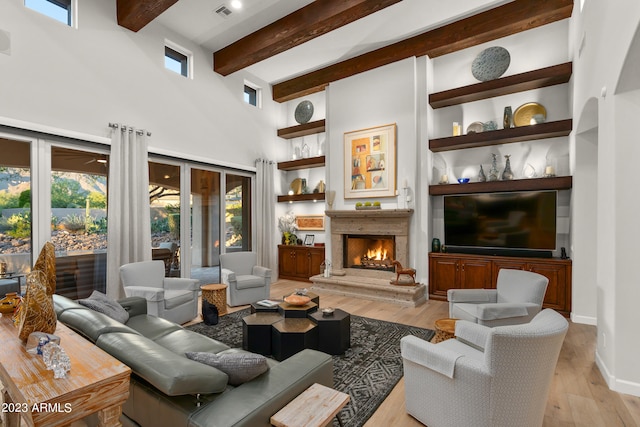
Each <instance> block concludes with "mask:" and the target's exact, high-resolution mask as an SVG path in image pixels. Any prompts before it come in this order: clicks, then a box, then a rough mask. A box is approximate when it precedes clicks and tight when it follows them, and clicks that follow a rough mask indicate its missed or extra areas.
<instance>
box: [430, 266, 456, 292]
mask: <svg viewBox="0 0 640 427" xmlns="http://www.w3.org/2000/svg"><path fill="white" fill-rule="evenodd" d="M459 261H460V260H459V258H453V257H451V258H449V257H447V258H436V257H433V258H431V259H430V261H429V293H430V294H432V295H437V296H441V297H445V298H446V297H447V290H449V289H452V288H457V287H458V263H459Z"/></svg>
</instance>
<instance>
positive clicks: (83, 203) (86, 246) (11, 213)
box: [0, 135, 108, 299]
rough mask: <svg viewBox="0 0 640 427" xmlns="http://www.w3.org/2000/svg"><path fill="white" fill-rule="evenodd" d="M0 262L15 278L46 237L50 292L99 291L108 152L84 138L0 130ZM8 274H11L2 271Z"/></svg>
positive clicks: (75, 295) (102, 280) (82, 294)
mask: <svg viewBox="0 0 640 427" xmlns="http://www.w3.org/2000/svg"><path fill="white" fill-rule="evenodd" d="M0 153H3V154H2V156H1V157H0V262H3V263H6V265H7V268H6V270H7V274H6V276H14V277H16V278H17V279H18V281H19V283H20V285H22V289H21V291H23V292H24V290H25V289H24V285H25V280H24V275H25V274H27V273H29V272H30V271H31V266H32V265H33V261H34V257H35V256H37V254H38V253H39V251H40V249H41V247H42V245H44V243H45V242H46V241H51V242H52V243H53V245H54V246H55V251H56V293H58V294H61V295H65V296H68V297H70V298H74V299H75V298H86V297H87V296H89V295H90V294H91V293H92V292H93V290H99V291H101V292H104V291H105V288H106V256H107V234H106V233H107V211H106V208H107V170H108V152H107V150H105V149H104V148H103V147H100V146H97V145H95V146H94V145H90V144H81V143H78V144H70V143H64V142H55V141H51V140H47V139H43V138H39V137H24V138H22V136H21V135H20V136H16V137H15V138H13V137H10V136H6V137H2V136H0ZM4 279H5V280H11V277H5V278H4Z"/></svg>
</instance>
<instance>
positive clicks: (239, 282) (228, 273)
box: [220, 252, 271, 307]
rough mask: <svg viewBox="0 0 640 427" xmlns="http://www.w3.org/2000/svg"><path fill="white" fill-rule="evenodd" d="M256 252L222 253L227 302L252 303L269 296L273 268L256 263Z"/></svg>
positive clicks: (235, 304)
mask: <svg viewBox="0 0 640 427" xmlns="http://www.w3.org/2000/svg"><path fill="white" fill-rule="evenodd" d="M257 259H258V255H257V254H256V253H255V252H232V253H227V254H221V255H220V268H221V276H222V283H224V284H226V285H228V286H229V289H227V304H229V306H231V307H234V306H237V305H244V304H251V303H252V302H256V301H260V300H262V299H267V298H269V291H270V289H269V288H270V285H271V270H270V269H268V268H266V267H261V266H259V265H256V263H257Z"/></svg>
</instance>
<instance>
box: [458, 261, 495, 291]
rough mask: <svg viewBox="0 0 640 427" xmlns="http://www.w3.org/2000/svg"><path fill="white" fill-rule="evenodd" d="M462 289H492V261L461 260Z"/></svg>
mask: <svg viewBox="0 0 640 427" xmlns="http://www.w3.org/2000/svg"><path fill="white" fill-rule="evenodd" d="M459 274H460V287H461V288H463V289H482V288H487V289H488V288H491V287H493V286H494V285H493V284H492V283H491V260H486V259H475V258H472V259H461V260H460V265H459Z"/></svg>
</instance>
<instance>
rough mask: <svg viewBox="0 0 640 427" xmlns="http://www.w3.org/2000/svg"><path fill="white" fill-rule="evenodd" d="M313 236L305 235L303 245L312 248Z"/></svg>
mask: <svg viewBox="0 0 640 427" xmlns="http://www.w3.org/2000/svg"><path fill="white" fill-rule="evenodd" d="M315 238H316V236H315V234H306V235H305V236H304V244H305V245H306V246H313V241H314V240H315Z"/></svg>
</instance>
